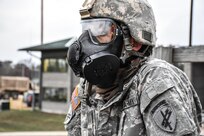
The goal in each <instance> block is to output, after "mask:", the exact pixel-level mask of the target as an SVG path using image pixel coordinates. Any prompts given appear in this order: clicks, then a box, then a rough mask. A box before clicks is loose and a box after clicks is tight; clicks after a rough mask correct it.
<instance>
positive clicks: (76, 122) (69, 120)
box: [64, 86, 81, 136]
mask: <svg viewBox="0 0 204 136" xmlns="http://www.w3.org/2000/svg"><path fill="white" fill-rule="evenodd" d="M80 112H81V111H80V100H79V98H78V86H76V88H75V90H74V92H73V94H72V98H71V102H70V103H69V107H68V113H67V116H66V118H65V121H64V127H65V130H66V131H67V133H68V136H81V116H80Z"/></svg>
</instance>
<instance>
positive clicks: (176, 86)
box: [64, 59, 202, 136]
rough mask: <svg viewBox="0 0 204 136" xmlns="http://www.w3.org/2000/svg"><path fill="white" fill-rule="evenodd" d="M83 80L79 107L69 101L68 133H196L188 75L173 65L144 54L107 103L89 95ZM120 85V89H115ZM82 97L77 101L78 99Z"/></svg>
mask: <svg viewBox="0 0 204 136" xmlns="http://www.w3.org/2000/svg"><path fill="white" fill-rule="evenodd" d="M86 88H87V86H86V85H85V86H84V84H83V81H82V82H81V83H80V85H79V87H78V93H79V94H78V95H75V96H78V97H76V98H73V99H75V100H76V104H77V106H76V107H74V108H73V105H72V104H70V105H69V111H68V114H67V117H66V119H65V122H64V123H65V128H66V130H67V131H68V136H146V135H147V136H150V135H151V136H182V135H189V136H197V135H199V133H200V125H201V109H202V108H201V104H200V101H199V98H198V96H197V94H196V92H195V90H194V88H193V86H192V85H191V83H190V81H189V80H188V78H187V77H186V75H185V74H184V73H183V72H182V71H181V70H179V69H178V68H176V67H174V66H173V65H171V64H169V63H167V62H165V61H162V60H159V59H147V61H145V62H144V63H143V64H142V65H141V66H140V68H139V69H138V70H137V72H136V74H134V75H133V76H132V78H131V79H129V80H128V81H127V82H126V83H125V84H124V85H123V90H122V91H118V92H117V94H116V95H114V97H112V98H111V99H110V100H108V101H107V102H106V101H104V100H103V99H102V98H101V97H100V95H98V94H96V93H93V94H92V95H91V96H88V95H87V93H86ZM116 89H118V88H116ZM79 100H80V101H79Z"/></svg>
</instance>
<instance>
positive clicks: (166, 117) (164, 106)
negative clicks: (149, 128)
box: [151, 100, 176, 132]
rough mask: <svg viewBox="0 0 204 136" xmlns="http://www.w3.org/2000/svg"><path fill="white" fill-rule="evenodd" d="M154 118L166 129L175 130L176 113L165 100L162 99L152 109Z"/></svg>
mask: <svg viewBox="0 0 204 136" xmlns="http://www.w3.org/2000/svg"><path fill="white" fill-rule="evenodd" d="M151 114H152V116H153V120H154V121H155V123H156V124H157V125H158V126H159V127H160V128H161V129H162V130H164V131H168V132H174V130H175V127H176V113H175V111H174V110H173V108H172V107H171V106H170V105H169V104H168V103H167V102H166V101H165V100H162V101H160V102H159V103H158V104H157V105H156V106H155V107H154V108H153V109H152V111H151Z"/></svg>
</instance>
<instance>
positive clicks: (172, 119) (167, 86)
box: [140, 77, 200, 136]
mask: <svg viewBox="0 0 204 136" xmlns="http://www.w3.org/2000/svg"><path fill="white" fill-rule="evenodd" d="M180 91H182V90H179V88H178V87H176V86H175V83H173V82H172V81H171V79H168V78H167V77H166V78H165V77H163V78H159V79H155V80H154V81H153V82H152V85H149V86H148V87H146V89H145V90H144V92H142V95H141V104H140V109H141V112H142V115H143V120H144V124H145V127H146V132H147V135H148V136H156V135H159V136H161V135H162V136H197V135H199V132H200V128H199V125H198V122H197V121H196V120H197V119H196V118H197V117H196V115H195V112H193V111H195V109H196V107H194V106H195V104H194V103H192V101H191V102H190V101H189V100H190V99H189V98H187V97H186V96H185V93H183V94H182V93H180ZM181 95H182V96H181ZM188 104H189V106H187V105H188ZM191 104H192V105H193V106H192V105H191ZM188 107H190V108H188Z"/></svg>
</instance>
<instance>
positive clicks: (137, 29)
mask: <svg viewBox="0 0 204 136" xmlns="http://www.w3.org/2000/svg"><path fill="white" fill-rule="evenodd" d="M80 14H81V18H82V19H84V18H90V17H93V18H94V17H97V18H98V17H105V18H111V19H114V20H117V21H121V22H123V23H125V24H126V25H127V26H128V27H129V29H130V34H131V36H132V37H133V38H134V39H135V41H137V42H139V43H142V44H146V45H151V46H155V44H156V22H155V18H154V14H153V10H152V7H151V6H150V5H149V3H148V2H147V0H85V2H84V4H83V6H82V8H81V10H80Z"/></svg>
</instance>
